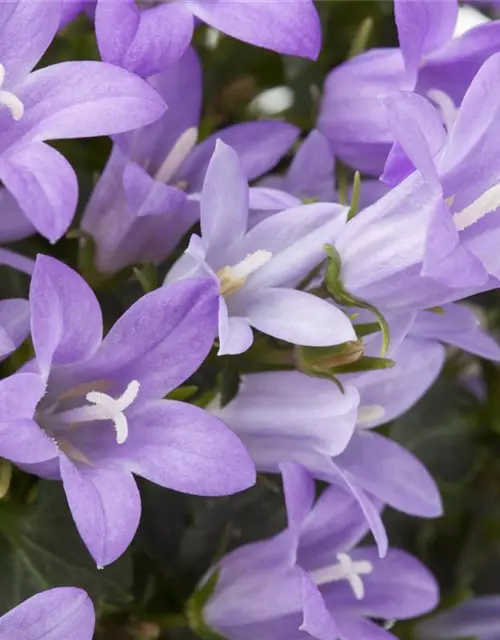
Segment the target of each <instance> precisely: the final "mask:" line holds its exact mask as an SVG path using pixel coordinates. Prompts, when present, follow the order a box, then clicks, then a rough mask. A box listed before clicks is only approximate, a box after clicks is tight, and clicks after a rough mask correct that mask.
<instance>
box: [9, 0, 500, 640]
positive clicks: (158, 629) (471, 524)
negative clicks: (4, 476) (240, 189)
mask: <svg viewBox="0 0 500 640" xmlns="http://www.w3.org/2000/svg"><path fill="white" fill-rule="evenodd" d="M317 8H318V11H319V13H320V16H321V20H322V25H323V38H324V45H323V50H322V53H321V55H320V58H319V60H318V61H317V62H310V61H306V60H302V59H297V58H289V57H286V58H285V57H282V56H279V55H278V54H276V53H273V52H270V51H266V50H263V49H258V48H255V47H252V46H250V45H246V44H243V43H241V42H238V41H236V40H233V39H231V38H229V37H225V36H224V37H222V38H221V40H220V42H219V44H218V46H217V47H216V48H215V50H210V49H209V48H208V47H207V45H206V42H207V40H206V28H205V27H203V26H201V27H199V29H198V31H197V34H196V38H195V45H196V49H197V51H198V53H199V54H200V56H201V59H202V64H203V70H204V96H205V97H204V116H203V121H202V127H201V136H202V137H205V136H206V135H208V134H209V133H210V132H212V131H213V130H216V129H217V128H219V127H222V126H225V125H228V124H232V123H234V122H238V121H243V120H249V119H252V118H254V117H255V114H253V113H252V112H251V110H250V109H249V104H250V102H251V100H252V99H253V98H254V97H255V96H257V95H258V94H259V93H260V92H262V91H263V90H265V89H267V88H271V87H276V86H281V85H286V86H288V87H290V88H291V89H292V90H293V92H294V98H295V101H294V104H293V105H292V107H291V108H290V109H288V110H287V111H286V112H284V113H283V114H280V117H283V118H285V119H287V120H288V121H290V122H293V123H295V124H297V125H299V126H300V127H301V128H302V129H303V131H304V132H307V131H308V130H310V129H311V128H313V127H314V122H315V116H316V110H317V104H318V99H319V96H320V91H321V87H322V84H323V80H324V77H325V75H326V74H327V73H328V71H329V70H330V69H331V68H332V67H334V66H335V65H337V64H339V63H341V62H342V61H343V60H345V59H346V58H347V57H349V55H351V54H352V52H353V51H354V50H355V49H356V48H359V46H360V44H362V42H361V41H362V40H363V37H362V36H363V35H365V36H366V34H367V33H368V31H369V37H368V39H367V40H366V42H365V44H366V46H370V47H371V46H394V45H396V44H397V40H396V33H395V27H394V18H393V14H392V3H390V2H378V1H376V0H323V1H320V2H318V3H317ZM367 20H368V21H367ZM368 27H370V29H368ZM75 59H98V53H97V48H96V44H95V38H94V34H93V26H92V24H91V22H90V21H89V20H88V19H87V18H85V17H81V18H80V19H78V20H77V21H76V22H74V23H73V24H72V25H70V26H69V27H67V28H66V29H65V30H64V31H62V32H61V33H60V35H59V36H58V38H57V39H56V41H55V42H54V44H53V45H52V47H51V49H50V50H49V52H48V54H47V55H46V57H45V59H44V61H42V64H44V63H53V62H57V61H63V60H75ZM56 146H57V148H59V149H60V150H61V151H62V152H63V153H64V154H65V155H66V157H67V158H68V159H69V161H70V162H71V163H72V165H73V166H74V167H75V169H76V171H77V174H78V177H79V183H80V194H81V196H80V197H81V201H80V211H81V210H82V207H83V205H84V204H85V202H86V200H87V198H88V196H89V193H90V191H91V189H92V185H93V184H94V183H95V181H96V177H97V176H98V174H99V172H100V171H101V170H102V168H103V166H104V164H105V162H106V159H107V155H108V153H109V150H110V148H111V143H110V141H109V140H107V139H94V140H76V141H69V142H58V143H57V144H56ZM288 160H289V159H288ZM286 162H287V160H285V161H284V162H283V166H285V163H286ZM339 175H340V177H342V176H343V175H344V176H345V175H346V174H345V169H344V173H342V171H341V172H340V174H339ZM74 226H75V227H77V226H78V218H77V219H76V220H75V222H74ZM16 246H17V248H19V249H20V250H21V251H22V252H23V253H25V254H27V255H32V256H34V255H36V253H37V252H44V253H50V254H52V255H54V256H56V257H58V258H60V259H62V260H64V261H65V262H66V263H68V264H70V265H71V266H73V267H76V268H78V267H80V268H81V267H82V262H81V260H82V259H84V258H85V252H83V254H80V255H78V251H77V246H78V243H77V241H76V240H75V239H71V238H65V239H63V240H61V241H60V242H59V243H58V244H57V245H56V246H50V245H49V244H48V243H47V242H46V241H45V240H43V239H42V238H40V237H35V238H31V239H29V240H27V241H23V242H20V243H17V245H16ZM0 271H1V273H0V293H1V295H2V296H3V297H19V296H23V297H26V296H27V292H28V284H29V283H28V279H27V278H26V277H25V276H23V275H20V274H17V273H15V272H13V271H11V270H9V269H5V268H0ZM128 275H130V274H128ZM97 293H98V295H99V298H100V301H101V303H102V305H103V309H104V312H105V318H106V321H107V323H108V326H109V325H111V324H112V322H113V321H114V320H115V319H116V318H117V317H118V316H119V315H120V314H121V313H122V312H123V311H124V310H125V309H126V308H127V307H128V306H129V305H130V304H131V302H132V301H133V300H134V299H136V298H137V297H138V296H139V295H140V294H141V289H140V286H139V284H138V282H137V281H136V280H135V281H133V282H132V283H131V282H130V280H127V278H124V277H118V278H116V279H114V280H113V281H112V282H108V283H106V284H105V285H104V286H103V287H101V289H100V290H98V291H97ZM477 302H478V303H480V304H481V305H482V307H483V309H484V312H485V314H486V316H487V317H488V321H489V326H490V327H491V328H493V329H495V328H497V329H500V294H498V293H489V294H488V295H483V296H480V297H478V298H477ZM29 356H30V346H29V344H25V345H23V346H22V347H21V348H20V349H19V350H18V351H17V352H16V353H15V354H14V355H13V356H12V357H11V358H9V359H8V360H7V361H5V362H4V363H2V365H1V366H0V369H1V371H0V373H2V374H3V375H8V374H9V373H11V372H12V371H14V370H15V369H16V368H17V367H18V366H19V364H21V363H22V362H24V361H25V360H26V359H27V358H28V357H29ZM216 366H217V367H218V369H220V367H221V366H222V367H224V372H225V373H224V375H223V376H219V378H218V381H219V384H223V385H230V384H231V382H232V381H234V379H235V378H236V377H237V373H238V372H237V371H235V370H234V366H235V363H234V362H233V361H232V359H230V358H229V359H228V358H226V359H223V361H222V360H221V361H219V364H218V365H216ZM202 373H203V375H202V376H201V377H200V379H198V380H196V383H197V384H201V385H202V386H203V385H204V384H206V385H207V387H210V386H211V385H212V384H213V381H214V379H215V376H216V374H217V373H218V370H217V369H214V365H213V364H211V363H209V364H208V366H207V367H206V371H203V372H202ZM466 378H468V379H469V380H470V379H473V380H474V384H475V385H476V386H478V387H479V388H480V389H481V393H482V395H484V398H483V400H479V399H478V397H477V396H476V395H474V394H472V393H471V392H470V391H468V388H467V386H466V384H465V383H464V380H465V379H466ZM384 430H385V432H386V433H388V434H390V436H391V437H393V438H394V439H395V440H397V441H399V442H401V443H402V444H403V445H404V446H406V447H408V448H409V449H410V450H412V451H413V452H414V453H415V454H416V455H418V456H419V457H420V459H421V460H422V461H423V462H424V463H425V464H426V465H428V467H429V469H430V470H431V472H432V473H433V475H434V476H435V477H436V479H437V480H438V482H439V485H440V488H441V491H442V495H443V500H444V505H445V516H444V517H442V518H440V519H438V520H433V521H425V520H419V519H417V518H411V517H409V516H405V515H404V514H400V513H395V512H391V511H390V510H388V511H387V513H386V515H385V521H386V523H387V526H388V529H389V535H390V539H391V541H392V543H393V544H394V545H395V546H400V547H402V548H405V549H407V550H408V551H410V552H411V553H414V554H416V555H417V556H418V557H420V558H421V559H422V560H423V561H424V562H425V563H426V564H427V565H428V566H429V567H430V568H431V569H432V570H433V571H434V573H435V574H436V576H437V577H438V579H439V581H440V584H441V586H442V593H443V605H448V604H451V603H453V602H457V601H460V600H461V599H463V598H464V597H466V596H467V595H468V594H469V593H471V592H475V593H496V592H498V593H500V455H499V454H500V371H499V370H498V369H497V368H496V367H495V366H494V365H491V364H489V363H486V362H481V361H479V360H477V359H474V358H472V357H471V356H468V355H466V354H463V353H460V354H458V353H454V352H450V355H449V358H448V361H447V364H446V367H445V370H444V372H443V374H442V376H441V378H440V380H439V381H438V383H437V384H436V385H435V387H434V388H433V389H432V390H431V391H430V392H429V393H428V394H427V396H426V397H425V398H424V399H423V400H421V401H420V402H419V403H418V405H417V406H416V407H414V408H413V409H412V410H411V411H410V412H409V413H408V414H407V415H405V416H404V417H402V418H400V419H398V420H396V421H395V422H393V423H392V424H389V425H387V426H386V427H384ZM4 471H5V469H3V468H2V469H1V470H0V475H1V473H2V472H4ZM400 480H401V482H405V478H404V477H402V478H401V479H400ZM0 481H1V477H0ZM140 489H141V494H142V504H143V515H142V521H141V525H140V529H139V532H138V535H137V537H136V539H135V541H134V544H133V545H132V547H131V548H130V549H129V550H128V552H127V553H126V554H125V555H124V556H123V557H122V558H121V559H120V560H119V561H118V562H116V563H115V564H114V565H112V566H111V567H109V568H107V569H105V570H102V571H98V570H97V569H96V568H95V565H94V563H93V561H92V559H91V558H90V556H89V554H88V553H87V551H86V549H85V548H84V546H83V543H82V542H81V541H80V539H79V536H78V534H77V532H76V529H75V527H74V525H73V522H72V520H71V516H70V514H69V510H68V508H67V505H66V500H65V497H64V493H63V491H62V488H61V486H59V485H58V484H56V483H51V482H48V481H41V480H37V479H36V478H33V477H30V476H28V475H26V474H23V473H22V472H20V471H18V470H14V471H13V477H12V479H11V485H10V489H9V492H8V493H7V495H6V497H4V498H3V499H2V500H0V613H3V612H5V611H7V610H8V609H10V608H11V607H13V606H14V605H16V604H18V603H19V602H21V601H22V600H24V599H26V598H27V597H29V596H31V595H33V594H34V593H36V592H38V591H41V590H43V589H46V588H49V587H54V586H62V585H74V586H81V587H83V588H85V589H86V590H87V591H88V592H89V594H90V595H91V596H92V598H93V599H94V601H95V603H96V606H97V610H98V614H99V625H98V630H97V637H98V638H100V639H106V640H114V639H120V640H153V639H155V638H160V637H161V638H173V639H178V640H183V639H188V638H192V637H194V636H192V635H191V632H190V631H189V630H187V629H186V628H184V627H183V618H182V611H183V608H184V605H185V602H186V600H187V598H188V597H189V595H190V594H191V592H192V590H193V588H194V586H195V585H196V583H197V581H198V580H199V579H200V578H201V576H202V575H203V573H204V572H205V571H206V569H207V568H208V567H209V565H210V563H211V562H212V561H213V560H214V558H216V557H217V556H218V554H220V553H221V552H224V551H227V550H229V549H231V548H233V547H235V546H238V545H241V544H243V543H245V542H248V541H252V540H256V539H259V538H263V537H266V536H269V535H272V534H274V533H275V532H277V531H279V530H280V529H281V528H282V527H283V526H284V524H285V512H284V506H283V499H282V495H281V488H280V482H279V479H278V478H277V477H272V476H270V477H262V476H261V477H260V478H259V481H258V483H257V485H256V486H255V487H254V488H253V489H251V490H249V491H247V492H245V493H243V494H239V495H236V496H232V497H229V498H220V499H201V498H193V497H189V496H184V495H180V494H177V493H174V492H171V491H169V490H167V489H163V488H161V487H157V486H155V485H152V484H150V483H148V482H146V481H140ZM413 626H414V625H413V623H405V624H399V625H397V626H396V627H395V628H394V629H393V631H394V632H395V633H396V635H398V636H399V637H401V638H403V639H410V638H411V637H412V627H413Z"/></svg>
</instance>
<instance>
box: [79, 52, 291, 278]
mask: <svg viewBox="0 0 500 640" xmlns="http://www.w3.org/2000/svg"><path fill="white" fill-rule="evenodd" d="M148 82H149V84H150V85H151V86H152V87H154V89H156V90H157V91H158V93H159V94H160V95H161V96H162V97H163V98H164V100H165V102H166V103H167V104H168V110H167V111H166V113H165V115H164V116H162V117H161V118H160V119H159V120H157V121H156V122H155V123H154V124H151V125H149V126H147V127H143V128H140V129H137V130H135V131H133V132H132V133H130V134H124V135H121V136H117V137H116V138H115V145H114V148H113V151H112V153H111V157H110V159H109V161H108V164H107V166H106V168H105V169H104V172H103V174H102V176H101V178H100V180H99V182H98V183H97V185H96V187H95V189H94V192H93V194H92V196H91V198H90V201H89V203H88V205H87V208H86V210H85V213H84V216H83V220H82V228H83V229H84V230H85V231H87V232H89V233H90V234H91V235H92V236H93V237H94V239H95V241H96V246H97V256H96V258H97V268H98V269H99V270H100V271H102V272H104V273H109V272H113V271H117V270H119V269H121V268H123V267H124V266H126V265H128V264H132V263H134V262H139V261H141V260H143V261H151V262H160V261H161V260H163V259H164V258H166V257H167V256H168V254H169V252H170V251H171V250H172V249H173V248H174V247H176V246H177V244H178V242H179V240H180V239H181V238H182V236H183V235H184V234H185V233H186V232H187V231H188V229H189V228H190V227H191V226H192V225H193V224H194V223H195V222H196V221H197V220H198V219H199V196H198V195H197V194H198V192H199V191H200V190H201V187H202V184H203V179H204V177H205V173H206V169H207V166H208V163H209V160H210V157H211V155H212V153H213V150H214V148H215V141H216V138H220V139H221V140H224V141H225V142H227V143H228V144H230V145H231V146H232V147H233V148H234V149H235V150H236V152H237V153H238V155H239V157H240V160H241V163H242V165H243V170H244V172H245V175H246V177H247V179H248V180H253V179H255V178H257V177H258V176H260V175H262V174H264V173H267V171H269V169H271V168H272V167H273V166H274V165H275V164H276V163H277V162H278V161H279V159H280V158H281V157H282V156H283V155H284V154H285V153H286V152H287V151H288V150H289V149H290V147H291V146H292V145H293V143H294V141H295V140H296V138H297V136H298V134H299V132H298V130H297V128H296V127H294V126H292V125H289V124H287V123H285V122H279V121H269V120H268V121H260V122H247V123H243V124H238V125H235V126H231V127H227V128H226V129H222V130H221V131H218V132H217V133H216V134H214V135H212V136H210V137H208V138H207V139H206V140H204V141H203V142H201V143H200V144H197V135H198V126H199V122H200V112H201V103H202V73H201V66H200V62H199V60H198V57H197V56H196V54H195V52H194V51H193V50H192V49H191V48H189V49H188V50H187V51H186V52H185V53H184V55H183V56H182V58H181V59H180V60H179V61H178V62H176V63H175V64H174V65H173V66H172V67H171V68H170V69H168V70H167V71H164V72H163V73H161V74H159V75H156V76H152V77H151V78H149V79H148Z"/></svg>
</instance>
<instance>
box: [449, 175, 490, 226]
mask: <svg viewBox="0 0 500 640" xmlns="http://www.w3.org/2000/svg"><path fill="white" fill-rule="evenodd" d="M498 207H500V183H499V184H496V185H495V186H493V187H491V188H490V189H488V190H487V191H485V192H484V193H483V194H481V195H480V196H479V198H477V200H475V201H474V202H473V203H472V204H470V205H469V206H468V207H465V209H462V211H459V212H458V213H456V214H455V215H454V216H453V221H454V222H455V226H456V227H457V229H458V230H459V231H463V230H464V229H467V227H470V226H471V225H473V224H474V223H475V222H478V220H481V218H484V216H485V215H486V214H488V213H491V212H492V211H495V209H498Z"/></svg>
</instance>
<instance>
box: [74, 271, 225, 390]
mask: <svg viewBox="0 0 500 640" xmlns="http://www.w3.org/2000/svg"><path fill="white" fill-rule="evenodd" d="M218 302H219V295H218V291H217V288H216V284H215V282H214V281H213V280H210V279H207V278H204V279H203V278H197V279H189V280H184V281H180V282H174V283H172V284H169V285H167V286H164V287H161V288H160V289H156V290H155V291H152V292H151V293H148V294H147V295H145V296H143V297H142V298H140V299H139V300H138V301H137V302H136V303H135V304H133V305H132V306H131V307H130V308H129V309H128V310H127V311H126V312H125V313H124V314H123V315H122V316H121V318H120V319H119V320H118V321H117V322H116V323H115V324H114V326H113V327H112V328H111V330H110V331H109V333H108V334H107V335H106V337H105V339H104V340H103V342H102V344H101V346H100V347H99V349H98V351H97V352H96V353H95V355H94V356H93V357H92V358H91V359H90V360H88V361H87V362H86V363H85V365H82V366H81V367H80V368H81V369H82V370H85V371H86V376H97V379H100V378H102V377H103V376H106V377H110V378H113V379H115V380H116V381H117V382H121V383H123V385H124V387H125V386H127V385H128V384H129V382H130V381H131V380H138V381H139V382H140V385H141V388H140V398H141V400H144V399H146V398H161V397H163V396H165V395H166V394H167V393H169V392H170V391H171V390H172V389H175V388H176V387H178V386H179V385H180V384H181V383H182V382H184V380H186V379H187V378H188V377H189V376H190V375H192V374H193V373H194V372H195V371H196V370H197V369H198V367H199V366H200V364H201V363H202V362H203V360H204V359H205V357H206V356H207V354H208V352H209V351H210V348H211V346H212V344H213V340H214V338H215V335H216V330H217V310H218ZM89 379H92V377H91V378H89ZM94 379H96V378H94Z"/></svg>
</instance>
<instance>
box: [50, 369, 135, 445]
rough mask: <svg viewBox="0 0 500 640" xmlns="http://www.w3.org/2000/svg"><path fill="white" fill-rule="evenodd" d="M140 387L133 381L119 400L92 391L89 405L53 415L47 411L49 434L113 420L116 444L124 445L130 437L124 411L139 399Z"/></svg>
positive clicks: (87, 396) (87, 395)
mask: <svg viewBox="0 0 500 640" xmlns="http://www.w3.org/2000/svg"><path fill="white" fill-rule="evenodd" d="M139 387H140V384H139V382H138V381H137V380H132V382H130V383H129V385H128V386H127V388H126V389H125V391H124V392H123V393H122V395H121V396H119V397H118V398H113V397H112V396H110V395H108V394H107V393H103V392H102V391H90V392H89V393H87V394H86V396H85V398H86V400H87V402H88V403H89V404H87V405H84V406H81V407H76V408H73V409H68V410H66V411H61V412H59V413H51V412H50V410H47V411H45V412H44V415H43V417H42V421H43V422H44V423H45V425H47V427H48V430H49V432H56V431H59V430H60V429H61V428H64V427H66V428H67V427H68V426H71V427H73V426H75V425H79V424H81V423H85V422H94V421H99V420H111V421H112V422H113V424H114V427H115V431H116V442H117V443H118V444H123V443H124V442H125V441H126V440H127V437H128V423H127V418H126V416H125V413H124V411H125V409H128V407H130V405H131V404H132V403H133V402H134V400H135V399H136V398H137V396H138V394H139ZM66 397H71V394H66ZM52 408H53V407H52Z"/></svg>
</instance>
